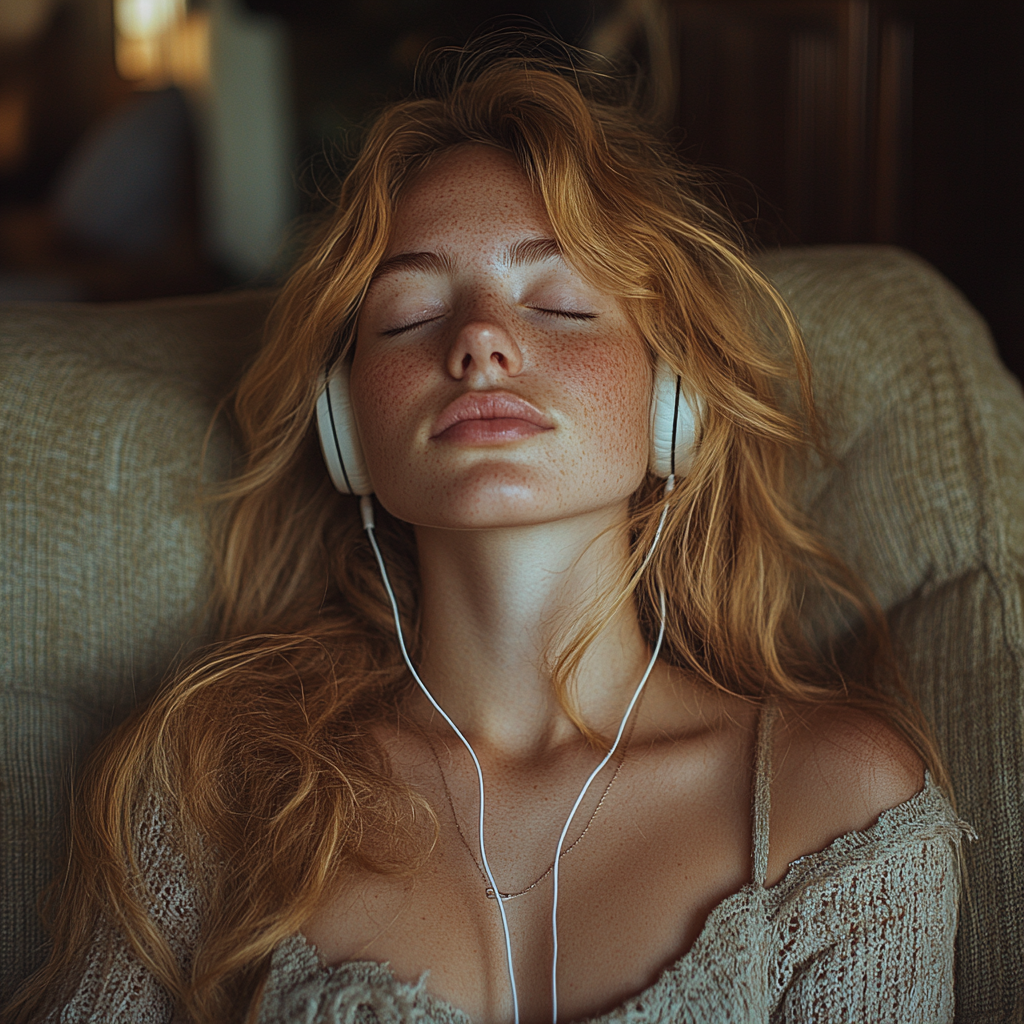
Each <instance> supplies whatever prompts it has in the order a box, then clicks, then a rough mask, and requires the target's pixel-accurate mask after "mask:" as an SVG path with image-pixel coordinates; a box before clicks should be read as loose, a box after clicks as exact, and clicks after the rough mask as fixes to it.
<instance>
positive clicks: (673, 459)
mask: <svg viewBox="0 0 1024 1024" xmlns="http://www.w3.org/2000/svg"><path fill="white" fill-rule="evenodd" d="M682 386H683V379H682V377H676V404H675V408H674V409H673V410H672V456H671V462H670V465H671V466H672V475H673V476H675V475H676V428H677V426H678V425H679V396H680V392H681V390H682Z"/></svg>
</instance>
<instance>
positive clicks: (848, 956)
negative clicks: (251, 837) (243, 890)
mask: <svg viewBox="0 0 1024 1024" xmlns="http://www.w3.org/2000/svg"><path fill="white" fill-rule="evenodd" d="M772 717H773V712H772V709H771V708H768V709H766V710H765V712H764V713H763V714H762V716H761V722H760V725H759V728H758V738H757V744H756V749H757V763H756V768H755V776H754V796H753V815H752V817H753V837H754V843H753V850H754V864H753V871H752V881H751V882H750V883H748V884H747V885H745V886H744V887H743V888H742V889H740V890H739V892H736V893H734V894H733V895H732V896H729V897H727V898H726V899H724V900H722V902H721V903H719V904H718V905H717V906H716V907H715V908H714V910H712V912H711V913H710V915H709V916H708V918H707V920H706V922H705V924H704V928H703V930H702V931H701V933H700V935H699V936H698V937H697V940H696V941H695V942H694V944H693V945H692V946H691V947H690V949H689V950H688V951H687V953H686V954H685V955H684V956H682V957H680V959H679V960H677V961H676V962H675V963H674V964H672V965H671V966H670V967H668V968H667V969H666V970H664V971H663V972H662V973H661V975H660V976H659V977H658V978H657V979H656V980H655V982H654V983H653V984H652V985H650V986H649V987H648V988H646V989H644V991H642V992H639V993H637V994H636V995H635V996H633V997H631V998H630V999H628V1000H626V1002H624V1003H623V1004H622V1005H620V1006H618V1007H617V1008H616V1009H614V1010H612V1011H610V1012H609V1013H605V1014H602V1015H601V1016H599V1017H594V1018H590V1024H684V1022H685V1024H711V1022H714V1024H729V1022H737V1024H738V1022H742V1024H755V1022H756V1024H761V1022H763V1024H769V1022H771V1024H798V1022H800V1024H803V1022H815V1024H819V1022H821V1024H825V1022H836V1024H839V1022H844V1024H845V1022H852V1021H871V1022H885V1021H891V1022H893V1024H896V1022H898V1024H925V1022H927V1024H942V1022H948V1021H951V1020H952V1019H953V940H954V936H955V932H956V923H957V905H958V901H959V890H960V886H959V874H958V863H959V861H958V856H957V848H958V846H959V844H960V842H961V841H962V839H963V838H964V836H973V830H972V829H971V827H970V826H969V825H967V824H966V823H965V822H963V821H960V820H959V819H958V818H957V817H956V815H955V813H954V812H953V809H952V807H951V806H950V804H949V801H948V800H947V799H946V797H945V796H944V795H943V793H942V791H941V790H940V789H939V788H938V787H937V786H936V785H935V783H934V782H933V780H932V779H931V777H930V776H929V775H928V774H927V773H926V774H925V784H924V788H923V789H922V790H921V791H920V792H919V793H917V794H916V795H915V796H913V797H911V798H910V799H909V800H907V801H906V802H905V803H902V804H899V805H898V806H896V807H893V808H891V809H890V810H887V811H885V812H884V813H883V814H882V815H881V816H880V817H879V819H878V821H877V822H876V823H875V824H874V825H872V826H871V827H870V828H868V829H865V830H864V831H863V832H849V833H847V834H846V835H843V836H840V837H839V838H838V839H836V840H835V841H834V842H832V843H831V844H830V845H829V846H828V847H826V848H825V849H824V850H822V851H821V852H819V853H812V854H809V855H807V856H805V857H801V858H799V859H798V860H795V861H793V863H792V864H790V865H789V868H788V870H787V872H786V874H785V875H784V876H783V878H782V879H781V880H780V881H779V882H777V883H776V884H775V885H773V886H771V887H766V886H765V878H766V873H767V868H768V842H769V835H768V818H769V806H770V780H771V760H770V744H769V742H768V736H769V730H770V724H771V719H772ZM173 828H174V825H173V822H172V821H170V820H169V819H168V816H167V814H166V813H165V812H164V811H163V808H162V806H161V804H160V802H159V801H158V800H156V799H155V798H154V799H152V800H151V801H150V807H149V814H148V816H147V821H146V825H145V834H144V836H143V844H142V848H141V850H140V860H141V862H142V864H143V867H144V871H145V873H146V876H147V879H148V881H149V884H150V887H151V891H152V893H153V894H154V903H153V907H152V914H153V917H154V919H155V922H156V924H157V925H158V927H160V928H162V929H163V930H164V932H165V934H166V935H167V936H168V939H169V941H170V943H171V946H172V948H173V949H174V951H175V954H176V955H177V956H178V957H179V958H180V960H181V962H182V963H183V964H185V963H187V962H188V960H189V959H190V950H191V948H192V946H193V944H194V943H195V941H196V938H197V936H198V934H199V929H200V924H201V912H200V909H199V907H198V906H197V899H196V895H195V893H194V891H193V890H192V888H191V887H190V886H189V884H188V881H187V879H188V869H187V865H186V864H185V863H184V862H183V860H182V858H181V857H180V856H179V855H178V854H177V853H176V852H175V846H174V843H173V841H172V840H173V836H172V833H173ZM428 987H429V972H428V974H425V975H424V976H423V978H421V979H420V980H419V982H418V983H417V984H413V985H410V984H405V983H403V982H400V981H398V980H397V979H396V978H395V977H394V975H392V973H391V972H390V970H389V969H388V965H387V964H380V963H373V962H368V961H359V962H351V963H346V964H341V965H335V966H325V965H324V964H323V963H322V962H321V961H320V959H319V957H318V955H317V952H316V950H315V948H314V947H312V946H311V945H309V944H308V943H307V942H306V941H305V939H304V938H303V937H302V936H301V935H298V934H297V935H294V936H292V937H291V938H289V939H287V940H285V941H284V942H282V943H281V944H280V945H279V946H278V947H277V949H276V950H275V952H274V955H273V958H272V961H271V966H270V972H269V976H268V979H267V983H266V986H265V989H264V996H263V1002H262V1004H261V1009H260V1016H259V1021H260V1024H471V1021H470V1018H469V1017H468V1016H467V1015H466V1014H465V1013H463V1012H462V1011H461V1010H458V1009H456V1008H455V1007H453V1006H450V1005H449V1004H447V1003H445V1002H442V1001H441V1000H439V999H436V998H434V997H433V996H431V995H430V993H429V991H428ZM49 1021H51V1022H52V1021H60V1022H62V1024H86V1022H88V1024H101V1022H102V1024H107V1022H115V1021H116V1022H121V1021H124V1022H128V1021H131V1022H135V1024H172V1022H173V1024H177V1022H178V1018H177V1017H176V1015H175V1013H174V1009H173V1007H172V1004H171V1001H170V999H169V997H168V996H167V994H166V993H165V992H164V991H163V990H162V989H161V988H160V986H159V985H158V984H157V982H156V981H155V979H154V978H153V977H152V975H150V974H149V972H148V971H147V970H146V968H145V967H144V966H143V965H142V963H141V962H140V961H139V960H138V959H137V958H136V957H135V956H134V955H133V954H132V952H131V950H130V948H129V946H128V944H127V942H126V940H125V939H124V937H123V936H121V935H120V934H119V933H118V932H116V931H115V930H114V929H112V928H109V927H101V928H100V931H99V933H98V934H97V937H96V941H95V942H94V944H93V945H92V948H91V950H90V953H89V957H88V962H87V963H86V964H84V965H83V971H82V973H81V975H80V980H79V982H78V986H77V989H76V990H75V992H74V994H73V995H72V997H71V998H70V1001H68V1002H67V1003H66V1005H65V1006H64V1007H63V1008H62V1009H59V1010H57V1011H55V1012H54V1014H52V1015H51V1017H50V1018H49Z"/></svg>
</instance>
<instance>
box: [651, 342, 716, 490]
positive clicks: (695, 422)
mask: <svg viewBox="0 0 1024 1024" xmlns="http://www.w3.org/2000/svg"><path fill="white" fill-rule="evenodd" d="M703 407H704V403H703V402H702V401H701V400H700V396H698V395H694V394H688V393H687V392H686V391H685V390H684V388H683V381H682V378H681V377H680V376H679V375H678V374H677V373H676V372H675V370H673V369H672V367H671V366H669V365H668V363H666V362H665V360H664V359H659V360H658V365H657V367H656V368H655V371H654V395H653V398H652V399H651V462H650V468H651V472H652V473H654V474H655V476H660V477H668V476H677V477H681V476H686V474H687V473H689V472H690V469H691V467H692V465H693V456H694V453H695V451H696V448H697V433H698V429H699V421H700V416H701V413H702V412H703Z"/></svg>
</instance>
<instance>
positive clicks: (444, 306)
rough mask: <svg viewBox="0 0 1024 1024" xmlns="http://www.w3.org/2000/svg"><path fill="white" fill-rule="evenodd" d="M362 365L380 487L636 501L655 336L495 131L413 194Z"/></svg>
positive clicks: (433, 517) (359, 407) (534, 517)
mask: <svg viewBox="0 0 1024 1024" xmlns="http://www.w3.org/2000/svg"><path fill="white" fill-rule="evenodd" d="M351 381H352V402H353V407H354V410H355V416H356V421H357V423H358V425H359V432H360V436H361V440H362V445H363V449H364V452H365V455H366V462H367V466H368V468H369V472H370V477H371V479H372V481H373V485H374V489H375V491H376V494H377V496H378V498H379V500H380V502H381V504H383V506H384V507H385V508H386V509H388V511H390V512H391V513H392V514H393V515H395V516H397V517H398V518H400V519H403V520H405V521H407V522H410V523H415V524H418V525H421V526H434V527H440V528H448V529H479V528H490V527H501V526H519V525H530V524H536V523H542V522H550V521H553V520H556V519H563V518H566V517H570V516H575V515H580V514H584V513H588V512H594V511H597V510H598V509H604V508H610V507H612V506H616V505H617V506H620V507H622V508H624V507H625V505H626V502H627V499H628V497H629V495H630V494H632V493H633V491H634V490H636V488H637V487H638V486H639V485H640V483H641V481H642V480H643V478H644V473H645V471H646V466H647V451H648V429H649V427H648V415H649V408H650V393H651V370H650V363H649V359H648V354H647V349H646V346H645V344H644V342H643V340H642V339H641V338H640V336H639V334H638V332H637V330H636V328H635V327H634V326H633V325H632V323H631V322H630V320H629V318H628V317H627V316H626V314H625V313H624V311H623V310H622V308H621V307H620V305H619V303H618V301H617V300H616V299H614V298H611V297H610V296H607V295H604V294H602V293H601V292H600V291H598V290H596V289H595V288H594V287H593V286H592V285H590V284H588V283H587V282H586V281H584V279H583V278H582V277H581V276H580V275H579V274H578V273H576V271H575V270H574V269H573V268H572V267H571V266H569V264H568V263H566V262H565V261H564V260H563V259H562V257H561V256H560V255H559V252H558V247H557V245H556V244H555V242H554V234H553V231H552V229H551V224H550V222H549V221H548V218H547V215H546V213H545V211H544V206H543V203H542V202H541V201H540V199H539V198H538V197H537V196H536V195H535V194H534V193H533V191H532V190H531V188H530V185H529V183H528V181H527V180H526V178H525V176H524V175H523V174H522V172H521V171H520V170H519V167H518V166H517V164H516V163H515V162H514V161H513V159H512V158H511V157H510V156H508V155H507V154H505V153H503V152H501V151H499V150H495V149H492V148H490V147H487V146H478V145H474V146H463V147H459V148H457V149H454V150H450V151H448V152H447V153H445V154H443V155H442V156H441V157H439V158H438V159H437V160H436V161H434V162H433V163H432V164H431V165H430V166H429V167H428V168H427V169H426V170H425V171H423V172H422V173H421V174H420V175H419V176H417V177H416V178H415V179H414V180H413V181H412V183H411V184H410V186H409V187H408V188H407V189H406V190H405V192H404V193H403V196H402V198H401V200H400V201H399V203H398V207H397V210H396V215H395V220H394V232H393V235H392V238H391V244H390V245H389V247H388V251H387V254H386V256H385V258H384V260H383V262H382V263H381V266H380V268H379V269H378V271H377V274H376V276H375V277H374V280H373V282H372V284H371V285H370V288H369V291H368V293H367V295H366V299H365V301H364V303H363V306H362V310H361V312H360V315H359V321H358V328H357V334H356V346H355V355H354V359H353V365H352V377H351Z"/></svg>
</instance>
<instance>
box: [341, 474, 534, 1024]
mask: <svg viewBox="0 0 1024 1024" xmlns="http://www.w3.org/2000/svg"><path fill="white" fill-rule="evenodd" d="M359 511H360V513H361V514H362V517H363V529H364V530H365V531H366V535H367V537H369V538H370V544H371V546H372V547H373V553H374V555H375V556H376V558H377V565H378V567H379V568H380V574H381V578H382V579H383V580H384V589H385V590H386V591H387V593H388V600H390V602H391V611H392V613H393V615H394V617H395V629H396V630H397V632H398V646H399V647H400V648H401V650H402V658H403V659H404V660H405V664H406V667H407V668H408V669H409V671H410V672H411V673H412V677H413V679H415V680H416V684H417V685H418V686H419V688H420V689H421V690H422V691H423V694H424V696H425V697H426V698H427V700H429V701H430V703H431V704H432V705H433V706H434V710H435V711H437V713H438V714H439V715H440V716H441V717H442V718H443V719H444V720H445V721H446V722H447V723H448V724H449V725H450V726H451V728H452V732H454V733H455V735H456V736H458V737H459V739H460V740H462V745H463V746H464V747H465V748H466V750H468V751H469V756H470V757H471V758H472V759H473V766H474V767H475V768H476V777H477V782H478V783H479V787H480V815H479V838H480V860H481V862H482V863H483V866H484V871H485V872H486V873H487V881H489V882H490V883H491V888H492V889H493V890H494V891H495V893H497V892H499V889H498V883H497V882H496V881H495V880H494V875H493V874H492V873H491V865H490V863H489V862H488V860H487V851H486V850H485V849H484V772H483V769H482V768H481V767H480V761H479V760H478V759H477V756H476V751H475V750H474V749H473V747H472V745H471V744H470V742H469V740H467V739H466V737H465V736H463V735H462V730H461V729H460V728H459V727H458V726H457V725H456V724H455V723H454V722H453V721H452V720H451V718H449V717H448V713H447V712H446V711H445V709H444V708H443V707H441V705H440V704H438V703H437V701H436V700H434V695H433V694H432V693H431V692H430V691H429V690H428V689H427V687H426V685H425V684H424V682H423V680H422V679H420V674H419V673H418V672H417V671H416V667H415V666H414V665H413V663H412V659H411V658H410V657H409V652H408V651H407V650H406V649H405V639H404V637H403V636H402V622H401V619H400V617H399V614H398V601H396V600H395V592H394V591H393V590H392V589H391V581H390V580H389V579H388V571H387V569H386V568H385V566H384V558H383V557H382V556H381V553H380V548H379V547H378V545H377V537H376V529H375V527H374V521H373V499H372V498H371V497H370V496H369V495H368V494H365V495H363V497H362V498H360V499H359ZM495 903H497V904H498V911H499V913H500V914H501V929H502V931H503V932H504V935H505V958H506V960H507V962H508V980H509V984H510V985H511V987H512V1014H513V1018H514V1021H515V1024H519V995H518V993H517V992H516V973H515V968H514V967H513V966H512V937H511V936H510V935H509V931H508V917H507V916H506V914H505V904H504V902H503V901H502V900H501V899H500V898H499V899H497V900H495Z"/></svg>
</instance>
